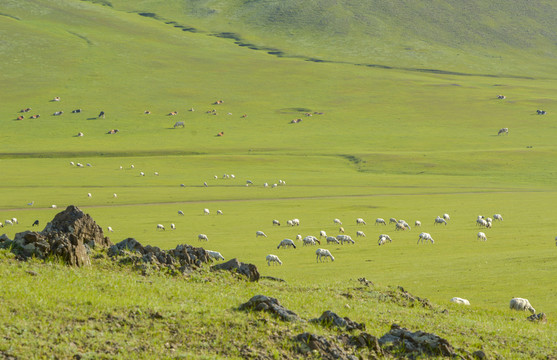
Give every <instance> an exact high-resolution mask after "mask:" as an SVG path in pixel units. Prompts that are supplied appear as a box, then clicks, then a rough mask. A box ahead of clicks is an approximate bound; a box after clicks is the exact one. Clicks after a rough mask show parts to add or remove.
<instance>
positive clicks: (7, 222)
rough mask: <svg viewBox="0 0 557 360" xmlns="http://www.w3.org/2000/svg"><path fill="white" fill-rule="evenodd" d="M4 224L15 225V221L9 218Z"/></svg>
mask: <svg viewBox="0 0 557 360" xmlns="http://www.w3.org/2000/svg"><path fill="white" fill-rule="evenodd" d="M4 224H6V225H10V226H13V225H14V223H13V222H12V221H11V220H9V219H6V220H5V221H4Z"/></svg>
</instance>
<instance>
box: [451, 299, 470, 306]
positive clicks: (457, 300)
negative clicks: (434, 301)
mask: <svg viewBox="0 0 557 360" xmlns="http://www.w3.org/2000/svg"><path fill="white" fill-rule="evenodd" d="M451 302H454V303H455V304H462V305H470V301H468V300H466V299H463V298H459V297H454V298H452V299H451Z"/></svg>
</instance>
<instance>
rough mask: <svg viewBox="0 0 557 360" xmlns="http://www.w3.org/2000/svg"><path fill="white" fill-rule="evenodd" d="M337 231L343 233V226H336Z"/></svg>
mask: <svg viewBox="0 0 557 360" xmlns="http://www.w3.org/2000/svg"><path fill="white" fill-rule="evenodd" d="M338 232H339V233H343V234H344V228H343V227H342V226H341V227H339V228H338Z"/></svg>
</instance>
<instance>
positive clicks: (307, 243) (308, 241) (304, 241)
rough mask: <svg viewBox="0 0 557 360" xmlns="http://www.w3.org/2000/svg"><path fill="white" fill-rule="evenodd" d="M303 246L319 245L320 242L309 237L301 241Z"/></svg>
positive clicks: (313, 237)
mask: <svg viewBox="0 0 557 360" xmlns="http://www.w3.org/2000/svg"><path fill="white" fill-rule="evenodd" d="M303 243H304V246H306V245H315V243H317V244H319V245H321V241H319V240H318V239H317V238H316V237H315V236H313V235H309V236H306V237H305V238H304V240H303Z"/></svg>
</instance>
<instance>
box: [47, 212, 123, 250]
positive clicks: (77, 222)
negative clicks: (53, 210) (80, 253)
mask: <svg viewBox="0 0 557 360" xmlns="http://www.w3.org/2000/svg"><path fill="white" fill-rule="evenodd" d="M53 232H59V233H69V234H73V235H74V236H76V237H77V239H78V241H81V242H83V243H84V244H87V245H88V246H89V247H91V248H95V247H96V246H100V247H103V248H104V247H109V246H111V245H112V243H111V242H110V239H109V238H108V237H105V236H104V234H103V230H102V228H101V227H100V226H99V225H97V223H95V221H94V220H93V219H92V218H91V216H90V215H89V214H85V213H84V212H83V211H81V210H80V209H79V208H78V207H77V206H74V205H70V206H68V207H67V208H66V210H64V211H62V212H60V213H58V214H56V216H55V217H54V219H52V221H50V222H49V223H48V224H47V225H46V226H45V228H44V230H43V231H41V233H42V234H48V233H53Z"/></svg>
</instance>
